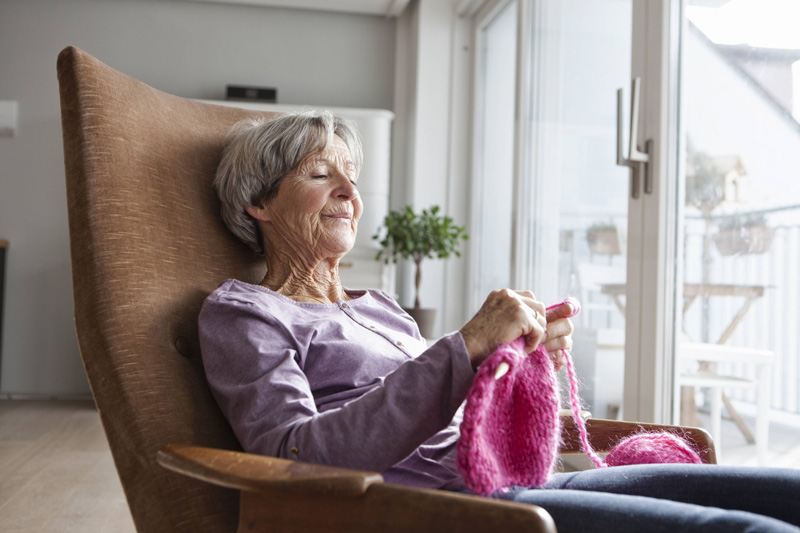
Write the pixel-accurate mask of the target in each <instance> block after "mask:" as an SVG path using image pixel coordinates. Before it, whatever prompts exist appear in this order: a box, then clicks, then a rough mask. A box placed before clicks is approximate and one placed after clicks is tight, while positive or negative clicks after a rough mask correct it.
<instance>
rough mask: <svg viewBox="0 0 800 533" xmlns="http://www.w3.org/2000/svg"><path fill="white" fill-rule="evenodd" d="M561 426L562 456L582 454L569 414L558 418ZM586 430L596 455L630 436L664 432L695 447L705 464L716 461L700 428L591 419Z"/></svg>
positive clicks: (711, 447) (710, 439) (712, 447)
mask: <svg viewBox="0 0 800 533" xmlns="http://www.w3.org/2000/svg"><path fill="white" fill-rule="evenodd" d="M561 427H562V430H561V440H562V443H563V444H562V446H561V453H583V450H582V447H581V440H580V433H579V431H578V427H577V426H576V425H575V421H574V420H573V419H572V416H571V415H570V416H562V417H561ZM586 429H587V432H588V434H589V443H590V444H591V445H592V448H594V450H595V451H596V452H598V453H603V452H608V451H609V450H611V448H613V447H614V446H615V445H616V444H617V443H618V442H619V441H621V440H622V439H624V438H625V437H627V436H629V435H635V434H637V433H644V432H660V431H666V432H669V433H674V434H675V435H678V436H679V437H682V438H684V439H685V440H686V441H687V442H688V443H689V444H691V445H692V446H693V447H694V449H695V451H697V453H698V455H700V459H702V460H703V462H704V463H709V464H716V462H717V454H716V451H715V449H714V441H713V439H712V438H711V435H710V434H709V433H708V431H706V430H704V429H702V428H692V427H685V426H668V425H662V424H642V423H639V422H622V421H619V420H603V419H597V418H590V419H588V420H587V421H586Z"/></svg>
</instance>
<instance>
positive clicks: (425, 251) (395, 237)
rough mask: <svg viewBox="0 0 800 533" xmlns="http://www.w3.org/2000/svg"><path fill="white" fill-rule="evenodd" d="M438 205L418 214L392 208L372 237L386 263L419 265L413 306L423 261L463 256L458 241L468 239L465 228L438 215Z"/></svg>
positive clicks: (411, 210)
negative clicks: (407, 260)
mask: <svg viewBox="0 0 800 533" xmlns="http://www.w3.org/2000/svg"><path fill="white" fill-rule="evenodd" d="M438 213H439V206H438V205H434V206H433V207H431V208H430V209H423V210H422V213H421V214H419V215H417V214H416V213H414V210H413V209H412V208H411V206H406V207H405V209H402V210H400V211H391V212H390V213H389V214H388V215H387V216H386V218H385V219H384V221H383V226H381V227H380V228H378V232H377V233H376V234H375V235H373V236H372V238H373V239H375V240H377V241H378V242H380V245H381V250H380V251H379V252H378V254H377V255H376V256H375V259H376V260H378V261H380V260H383V262H384V263H388V262H389V261H392V262H393V263H397V260H398V259H400V258H402V259H410V260H412V261H414V264H415V265H416V276H415V278H414V288H415V291H414V308H415V309H418V308H419V285H420V281H421V280H422V271H421V269H420V264H421V263H422V260H423V259H425V258H426V257H427V258H431V259H434V258H435V259H447V258H448V257H450V256H451V255H455V256H456V257H461V253H460V252H459V251H458V244H459V243H460V242H461V241H462V240H466V239H467V238H468V236H467V234H466V228H464V226H457V225H455V224H454V223H453V219H452V218H450V217H448V216H439V215H438Z"/></svg>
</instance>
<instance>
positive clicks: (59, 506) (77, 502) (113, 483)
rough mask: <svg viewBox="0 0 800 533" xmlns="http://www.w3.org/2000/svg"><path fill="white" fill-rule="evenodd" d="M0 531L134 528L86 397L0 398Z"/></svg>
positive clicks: (88, 531)
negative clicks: (46, 399) (45, 398)
mask: <svg viewBox="0 0 800 533" xmlns="http://www.w3.org/2000/svg"><path fill="white" fill-rule="evenodd" d="M0 531H2V532H4V533H5V532H8V533H10V532H16V531H20V532H23V531H24V532H26V533H29V532H30V533H33V532H39V531H46V532H81V533H93V532H106V531H107V532H114V533H117V532H120V533H124V532H132V531H135V529H134V527H133V520H132V519H131V515H130V512H129V511H128V506H127V504H126V502H125V497H124V495H123V493H122V486H121V485H120V482H119V478H118V477H117V473H116V470H115V469H114V464H113V462H112V460H111V453H110V451H109V449H108V444H107V442H106V438H105V435H104V434H103V428H102V426H101V425H100V418H99V416H98V414H97V411H96V410H95V408H94V404H93V403H92V402H90V401H33V400H2V401H0Z"/></svg>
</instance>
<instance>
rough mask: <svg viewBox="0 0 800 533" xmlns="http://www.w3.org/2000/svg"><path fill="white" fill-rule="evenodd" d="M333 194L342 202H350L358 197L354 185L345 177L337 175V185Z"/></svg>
mask: <svg viewBox="0 0 800 533" xmlns="http://www.w3.org/2000/svg"><path fill="white" fill-rule="evenodd" d="M334 192H335V194H336V197H337V198H341V199H343V200H352V199H353V198H355V197H357V196H358V189H357V188H356V184H355V183H353V182H352V181H351V180H350V178H349V177H347V176H345V175H339V177H338V184H337V187H336V190H335V191H334Z"/></svg>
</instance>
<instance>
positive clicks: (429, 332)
mask: <svg viewBox="0 0 800 533" xmlns="http://www.w3.org/2000/svg"><path fill="white" fill-rule="evenodd" d="M405 312H406V313H408V314H409V315H411V318H413V319H414V322H416V323H417V327H419V333H420V335H422V337H423V338H424V339H432V338H433V323H434V321H435V320H436V309H423V308H421V307H415V308H412V309H405Z"/></svg>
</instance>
